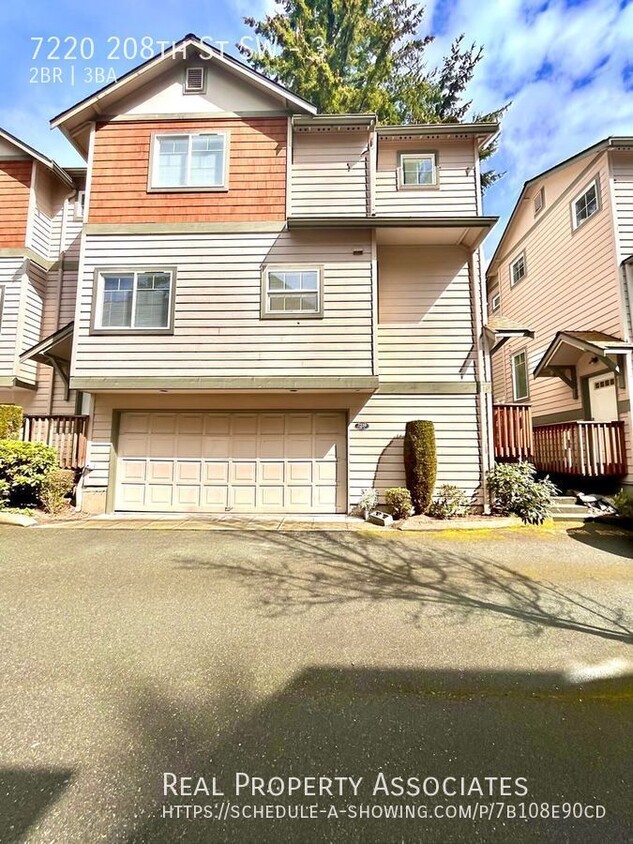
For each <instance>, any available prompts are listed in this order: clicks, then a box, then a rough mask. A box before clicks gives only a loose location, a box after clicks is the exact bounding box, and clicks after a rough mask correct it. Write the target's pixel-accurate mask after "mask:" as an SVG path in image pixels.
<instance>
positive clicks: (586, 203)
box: [571, 179, 600, 229]
mask: <svg viewBox="0 0 633 844" xmlns="http://www.w3.org/2000/svg"><path fill="white" fill-rule="evenodd" d="M599 210H600V198H599V194H598V180H597V179H594V180H593V182H592V183H591V184H590V185H589V187H587V188H585V189H584V191H583V192H582V193H581V194H580V196H577V197H576V199H574V200H573V201H572V203H571V215H572V226H573V228H574V229H577V228H578V226H581V225H582V224H583V223H584V222H585V221H586V220H588V219H589V218H590V217H593V215H594V214H595V213H596V212H597V211H599Z"/></svg>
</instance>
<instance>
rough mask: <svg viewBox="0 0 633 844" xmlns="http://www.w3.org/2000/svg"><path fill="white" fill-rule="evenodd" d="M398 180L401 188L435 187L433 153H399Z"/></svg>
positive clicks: (435, 165)
mask: <svg viewBox="0 0 633 844" xmlns="http://www.w3.org/2000/svg"><path fill="white" fill-rule="evenodd" d="M398 181H399V185H400V187H402V188H429V187H435V186H436V185H437V162H436V159H435V153H433V152H428V153H427V152H425V153H422V152H415V153H401V154H400V168H399V172H398Z"/></svg>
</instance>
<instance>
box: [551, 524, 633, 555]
mask: <svg viewBox="0 0 633 844" xmlns="http://www.w3.org/2000/svg"><path fill="white" fill-rule="evenodd" d="M567 536H569V537H570V538H571V539H575V540H576V541H577V542H582V543H583V544H584V545H588V546H589V547H590V548H595V549H596V550H597V551H606V552H607V553H609V554H613V555H614V556H616V557H619V558H620V559H622V558H623V557H624V558H625V559H633V531H630V530H624V529H622V528H614V527H611V526H609V525H605V524H601V523H600V522H586V523H585V524H583V525H580V526H578V527H573V528H569V530H568V531H567Z"/></svg>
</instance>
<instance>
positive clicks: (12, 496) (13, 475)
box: [0, 439, 57, 507]
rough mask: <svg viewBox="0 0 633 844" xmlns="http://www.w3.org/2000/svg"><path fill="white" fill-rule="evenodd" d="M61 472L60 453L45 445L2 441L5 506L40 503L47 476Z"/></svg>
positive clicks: (0, 490)
mask: <svg viewBox="0 0 633 844" xmlns="http://www.w3.org/2000/svg"><path fill="white" fill-rule="evenodd" d="M56 469H57V452H56V451H55V449H54V448H52V447H51V446H49V445H45V444H44V443H32V442H22V441H21V440H9V439H2V440H0V502H1V504H2V506H5V507H32V506H37V505H38V504H39V503H40V491H41V487H42V483H43V482H44V481H45V479H46V477H47V476H48V475H49V474H50V473H51V472H52V471H53V470H56Z"/></svg>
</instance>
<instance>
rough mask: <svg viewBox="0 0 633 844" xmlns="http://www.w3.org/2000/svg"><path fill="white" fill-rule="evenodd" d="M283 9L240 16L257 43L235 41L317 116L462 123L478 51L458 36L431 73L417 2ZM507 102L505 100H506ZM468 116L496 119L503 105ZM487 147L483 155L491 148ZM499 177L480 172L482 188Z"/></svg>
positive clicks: (306, 3) (326, 0) (287, 3)
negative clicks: (352, 115)
mask: <svg viewBox="0 0 633 844" xmlns="http://www.w3.org/2000/svg"><path fill="white" fill-rule="evenodd" d="M280 6H281V10H280V11H279V12H276V13H275V14H273V15H268V16H266V17H265V18H264V19H263V20H260V21H257V20H255V18H253V17H247V18H245V19H244V21H245V23H246V24H247V25H248V26H249V27H250V28H251V29H252V30H253V32H254V33H255V39H254V41H255V46H253V44H252V42H251V43H239V44H238V45H237V47H238V49H239V50H240V52H241V53H242V54H243V55H245V57H246V58H247V60H248V61H249V63H250V64H251V65H252V66H253V67H254V68H255V69H256V70H259V71H261V72H262V73H264V74H265V75H266V76H269V77H270V78H272V79H275V80H276V81H278V82H279V83H280V84H282V85H284V86H285V87H287V88H289V89H291V90H292V91H294V92H295V93H297V94H299V95H300V96H302V97H304V98H305V99H306V100H309V101H310V102H311V103H313V104H314V105H315V106H316V107H317V108H318V110H319V111H320V112H322V113H330V114H332V113H335V114H337V113H367V112H369V113H375V114H377V116H378V120H379V121H380V122H381V123H382V124H387V125H388V124H399V123H404V124H406V123H455V122H462V121H464V120H465V119H466V115H467V114H468V113H469V112H470V111H471V107H472V103H471V102H470V101H468V100H465V99H464V96H465V92H466V89H467V87H468V84H469V83H470V81H471V79H472V77H473V73H474V71H475V68H476V66H477V64H478V63H479V62H480V61H481V58H482V56H483V52H482V49H481V47H479V48H478V47H477V46H476V45H475V44H471V45H470V46H464V36H463V35H461V36H460V37H459V38H457V39H456V40H455V41H454V42H453V44H452V45H451V49H450V52H449V54H448V55H447V56H446V57H445V58H444V60H443V62H442V64H441V66H440V67H439V68H434V69H431V70H429V69H428V68H427V65H426V61H425V49H426V47H427V46H428V45H429V44H430V43H431V41H432V40H433V37H432V36H424V37H420V36H419V35H418V31H419V29H420V25H421V23H422V19H423V17H424V6H422V5H420V4H419V3H418V2H416V0H282V2H281V3H280ZM508 105H509V104H508ZM508 105H505V106H502V107H501V108H499V109H497V110H496V111H493V112H490V113H489V114H477V113H473V115H472V117H471V118H470V119H471V120H481V121H492V122H495V121H497V120H499V119H500V117H501V116H502V115H503V113H504V112H505V111H506V109H507V108H508ZM495 149H496V144H495V143H493V144H490V145H489V146H488V147H487V148H486V149H485V150H484V151H483V152H482V158H487V157H489V156H490V155H492V154H493V153H494V151H495ZM498 178H499V174H497V173H494V172H488V173H485V174H483V176H482V181H483V183H484V185H488V184H491V183H492V182H493V181H495V180H496V179H498Z"/></svg>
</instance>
